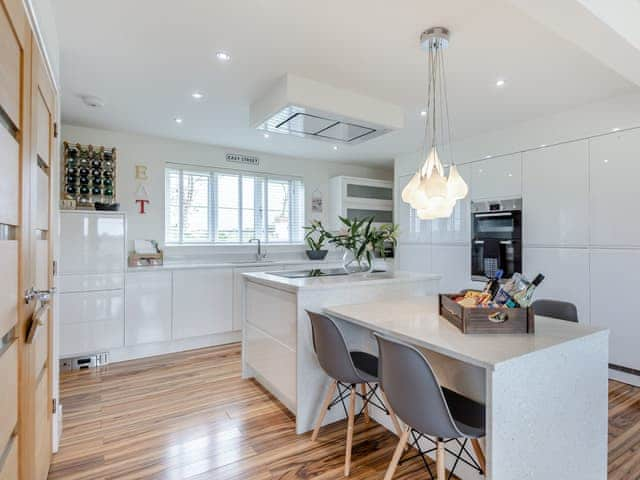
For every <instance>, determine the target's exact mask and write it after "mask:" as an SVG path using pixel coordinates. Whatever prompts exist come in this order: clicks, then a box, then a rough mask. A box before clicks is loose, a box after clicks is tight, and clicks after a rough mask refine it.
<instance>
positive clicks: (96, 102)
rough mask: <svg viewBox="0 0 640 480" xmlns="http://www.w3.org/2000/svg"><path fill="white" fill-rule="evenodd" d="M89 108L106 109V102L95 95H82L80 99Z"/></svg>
mask: <svg viewBox="0 0 640 480" xmlns="http://www.w3.org/2000/svg"><path fill="white" fill-rule="evenodd" d="M80 98H81V99H82V101H83V102H84V104H85V105H86V106H87V107H91V108H102V107H104V100H103V99H101V98H100V97H96V96H95V95H82V96H81V97H80Z"/></svg>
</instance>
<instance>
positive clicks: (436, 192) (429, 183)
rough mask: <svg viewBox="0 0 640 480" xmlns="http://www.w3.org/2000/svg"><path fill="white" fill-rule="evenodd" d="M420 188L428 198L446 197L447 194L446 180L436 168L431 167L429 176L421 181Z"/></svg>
mask: <svg viewBox="0 0 640 480" xmlns="http://www.w3.org/2000/svg"><path fill="white" fill-rule="evenodd" d="M420 188H421V189H424V190H425V192H426V193H427V196H428V197H429V198H433V197H447V196H448V194H449V189H448V187H447V180H446V179H445V178H444V177H443V176H442V175H441V174H440V171H439V170H438V168H437V167H436V166H434V167H433V170H432V171H431V175H428V176H427V177H426V178H423V179H422V182H420Z"/></svg>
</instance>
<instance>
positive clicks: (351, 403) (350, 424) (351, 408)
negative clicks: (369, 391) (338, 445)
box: [344, 385, 356, 477]
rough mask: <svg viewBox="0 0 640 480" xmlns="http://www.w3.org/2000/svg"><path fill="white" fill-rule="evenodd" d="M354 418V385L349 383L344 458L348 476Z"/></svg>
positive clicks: (346, 475)
mask: <svg viewBox="0 0 640 480" xmlns="http://www.w3.org/2000/svg"><path fill="white" fill-rule="evenodd" d="M355 418H356V386H355V385H351V394H350V395H349V422H348V424H347V448H346V452H345V459H344V476H345V477H348V476H349V474H350V473H351V447H352V446H353V424H354V422H355Z"/></svg>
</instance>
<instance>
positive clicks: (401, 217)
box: [394, 174, 432, 243]
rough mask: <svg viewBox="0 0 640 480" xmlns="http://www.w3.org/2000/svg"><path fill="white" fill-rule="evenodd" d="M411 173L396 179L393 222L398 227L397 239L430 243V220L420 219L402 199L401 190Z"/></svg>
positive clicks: (402, 241) (409, 178)
mask: <svg viewBox="0 0 640 480" xmlns="http://www.w3.org/2000/svg"><path fill="white" fill-rule="evenodd" d="M412 176H413V174H411V175H404V176H402V177H398V178H397V179H396V196H395V212H394V222H395V223H397V224H398V225H399V227H400V232H399V235H398V241H399V242H401V243H404V242H408V243H431V228H432V227H431V223H432V222H431V221H429V220H420V219H419V218H418V215H417V214H416V211H415V210H414V209H413V208H411V205H409V204H408V203H405V202H403V201H402V196H401V194H402V190H403V189H404V187H405V186H406V185H407V183H409V180H411V177H412Z"/></svg>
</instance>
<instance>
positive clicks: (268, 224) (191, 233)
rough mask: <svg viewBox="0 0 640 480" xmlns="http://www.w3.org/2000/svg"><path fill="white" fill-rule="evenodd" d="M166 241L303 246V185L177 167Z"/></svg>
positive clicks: (169, 175)
mask: <svg viewBox="0 0 640 480" xmlns="http://www.w3.org/2000/svg"><path fill="white" fill-rule="evenodd" d="M165 177H166V178H165V180H166V183H165V189H166V195H165V198H166V200H165V204H166V207H165V208H166V211H165V225H166V235H165V236H166V242H167V243H174V244H175V243H177V244H180V243H183V244H184V243H244V242H247V241H248V240H249V239H251V238H259V239H260V240H262V241H264V242H267V243H300V242H302V241H303V237H304V230H303V228H302V227H303V225H304V184H303V182H302V180H301V179H299V178H295V177H281V176H276V175H256V174H246V173H243V172H235V171H231V170H210V169H195V168H192V167H187V166H179V165H172V166H170V167H168V168H167V169H166V174H165Z"/></svg>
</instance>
